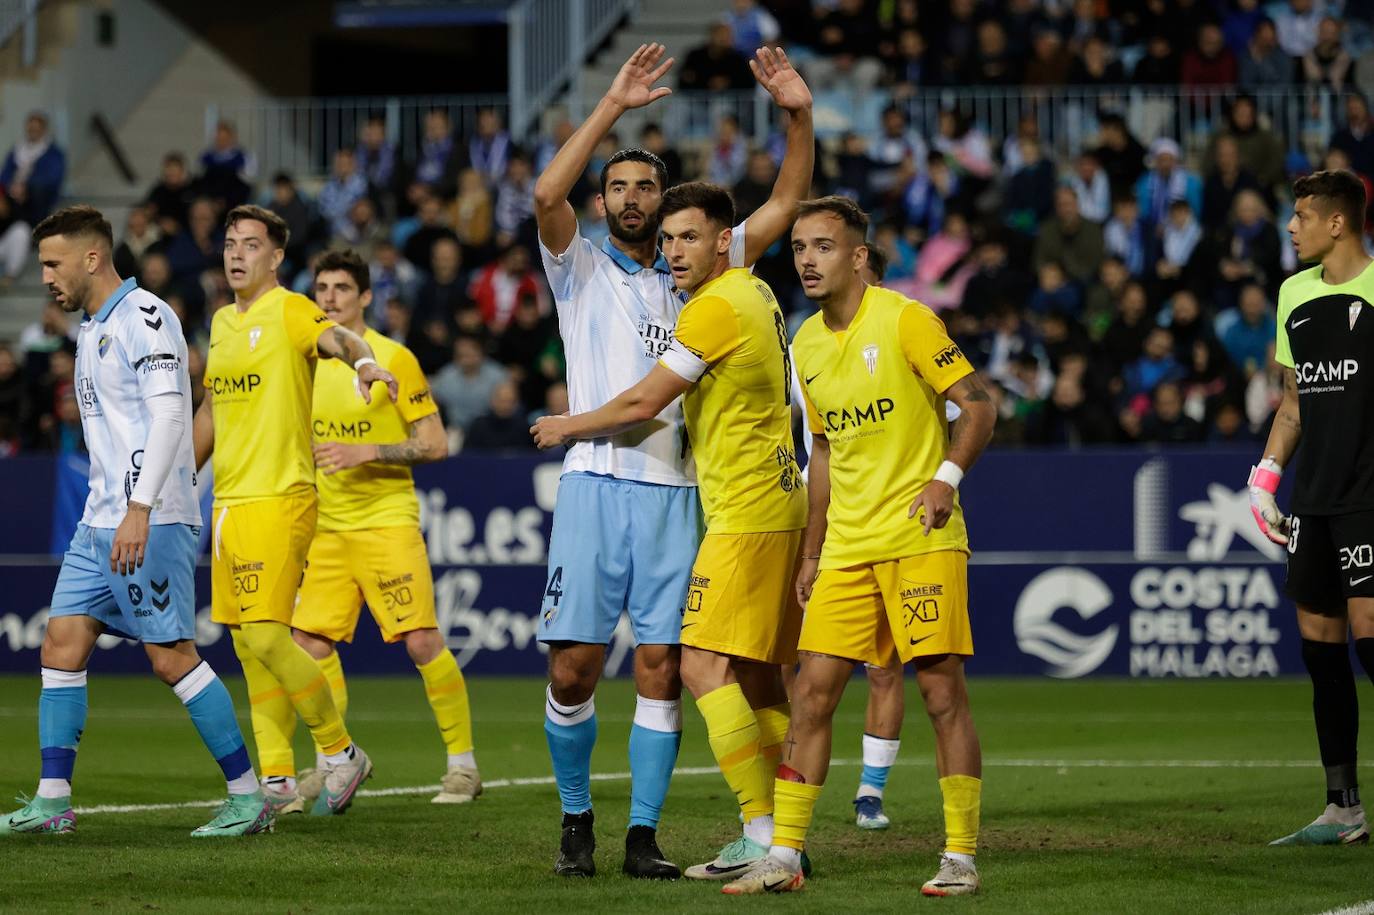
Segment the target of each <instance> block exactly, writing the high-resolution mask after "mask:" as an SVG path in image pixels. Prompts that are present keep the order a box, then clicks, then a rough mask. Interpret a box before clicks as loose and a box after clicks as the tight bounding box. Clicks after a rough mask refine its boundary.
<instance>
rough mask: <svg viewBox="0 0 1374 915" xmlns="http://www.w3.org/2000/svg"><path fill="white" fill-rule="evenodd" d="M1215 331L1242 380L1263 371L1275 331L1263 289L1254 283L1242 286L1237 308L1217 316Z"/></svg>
mask: <svg viewBox="0 0 1374 915" xmlns="http://www.w3.org/2000/svg"><path fill="white" fill-rule="evenodd" d="M1215 330H1216V336H1217V339H1219V340H1220V341H1221V345H1222V346H1223V347H1224V348H1225V349H1226V354H1227V355H1228V356H1229V357H1230V358H1231V362H1232V363H1233V364H1235V365H1236V366H1237V367H1238V368H1240V370H1241V371H1242V372H1244V373H1245V377H1246V378H1249V377H1250V376H1252V375H1254V374H1255V373H1256V372H1259V371H1263V369H1264V365H1265V362H1266V361H1267V360H1268V358H1269V357H1268V353H1269V347H1270V346H1271V345H1272V344H1273V342H1274V334H1275V332H1276V330H1277V321H1276V320H1275V318H1274V309H1273V306H1271V305H1270V304H1269V298H1268V297H1267V296H1266V295H1265V293H1264V289H1263V288H1262V287H1261V286H1260V285H1259V284H1258V283H1246V284H1245V285H1244V286H1242V287H1241V290H1240V304H1239V305H1237V306H1236V307H1235V308H1228V309H1226V310H1225V311H1223V312H1222V313H1221V314H1219V315H1217V320H1216V324H1215Z"/></svg>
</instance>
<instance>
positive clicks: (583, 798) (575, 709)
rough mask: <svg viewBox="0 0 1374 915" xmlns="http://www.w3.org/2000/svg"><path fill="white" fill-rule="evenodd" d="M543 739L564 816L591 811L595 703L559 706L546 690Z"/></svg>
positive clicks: (593, 699) (593, 700)
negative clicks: (550, 759)
mask: <svg viewBox="0 0 1374 915" xmlns="http://www.w3.org/2000/svg"><path fill="white" fill-rule="evenodd" d="M545 695H546V702H545V704H544V736H546V737H547V738H548V740H549V756H550V758H552V759H553V777H554V780H555V781H557V782H558V798H559V800H560V801H562V803H563V812H564V813H585V812H586V811H588V810H591V809H592V747H594V746H596V700H595V698H591V699H588V700H587V701H586V702H584V703H583V704H582V705H560V704H559V703H558V702H556V701H555V700H554V698H553V692H552V690H546V693H545Z"/></svg>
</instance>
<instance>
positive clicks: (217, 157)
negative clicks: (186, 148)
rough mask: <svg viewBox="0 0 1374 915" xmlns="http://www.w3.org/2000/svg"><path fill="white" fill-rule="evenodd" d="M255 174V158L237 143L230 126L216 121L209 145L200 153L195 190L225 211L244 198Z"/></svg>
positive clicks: (226, 122) (244, 200)
mask: <svg viewBox="0 0 1374 915" xmlns="http://www.w3.org/2000/svg"><path fill="white" fill-rule="evenodd" d="M257 174H258V163H257V160H256V159H255V158H254V156H253V154H252V153H251V152H249V151H248V150H246V149H244V148H243V147H242V146H240V145H239V135H238V131H237V130H235V129H234V125H233V124H231V123H229V122H228V121H220V122H219V124H217V125H216V126H215V136H214V139H213V140H211V142H210V148H209V149H207V150H205V152H203V153H201V154H200V181H199V183H198V184H199V186H198V187H197V188H196V192H197V193H198V194H202V195H204V196H207V197H210V198H212V199H214V200H216V201H218V203H219V207H220V209H221V211H222V212H228V211H229V210H232V209H233V208H234V207H236V206H238V205H240V204H242V203H246V202H247V201H248V195H249V194H251V193H252V191H253V179H254V178H256V177H257Z"/></svg>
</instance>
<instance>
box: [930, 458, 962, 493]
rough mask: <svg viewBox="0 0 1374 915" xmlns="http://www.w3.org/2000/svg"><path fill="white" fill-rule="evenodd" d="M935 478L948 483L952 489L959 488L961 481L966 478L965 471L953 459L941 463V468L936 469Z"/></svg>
mask: <svg viewBox="0 0 1374 915" xmlns="http://www.w3.org/2000/svg"><path fill="white" fill-rule="evenodd" d="M934 479H936V480H939V481H940V482H941V483H946V484H948V485H949V487H950V488H951V489H958V488H959V483H960V482H962V481H963V479H964V471H963V470H962V469H960V467H959V465H958V464H956V463H954V462H953V461H945V462H944V463H943V464H941V465H940V469H939V470H937V471H935V476H934Z"/></svg>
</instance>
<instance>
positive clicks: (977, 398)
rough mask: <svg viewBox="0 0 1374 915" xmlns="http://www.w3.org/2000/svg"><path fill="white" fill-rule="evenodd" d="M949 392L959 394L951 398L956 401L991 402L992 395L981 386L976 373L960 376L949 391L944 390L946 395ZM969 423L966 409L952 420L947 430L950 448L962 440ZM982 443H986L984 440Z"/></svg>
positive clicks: (966, 432) (981, 383) (970, 421)
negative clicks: (952, 422)
mask: <svg viewBox="0 0 1374 915" xmlns="http://www.w3.org/2000/svg"><path fill="white" fill-rule="evenodd" d="M949 394H958V395H960V396H959V397H955V398H952V399H953V400H955V401H956V402H958V401H959V400H960V399H962V400H964V401H967V402H968V403H986V404H991V403H992V395H991V394H989V393H988V389H987V388H985V387H984V386H983V382H982V380H981V379H979V377H978V376H977V375H976V374H972V375H965V376H964V377H963V378H960V379H959V380H958V381H957V382H955V383H954V385H953V386H952V387H951V388H950V389H949V391H947V392H946V396H948V395H949ZM971 423H972V420H971V419H970V418H969V413H968V411H967V410H965V411H964V412H962V413H960V414H959V418H958V419H956V420H955V421H954V424H953V425H952V426H951V427H950V430H949V444H950V447H951V448H952V447H954V446H955V445H956V444H957V443H959V442H960V441H962V440H963V438H964V436H966V435H967V434H968V427H969V425H970V424H971ZM984 445H986V442H985V443H984Z"/></svg>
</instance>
